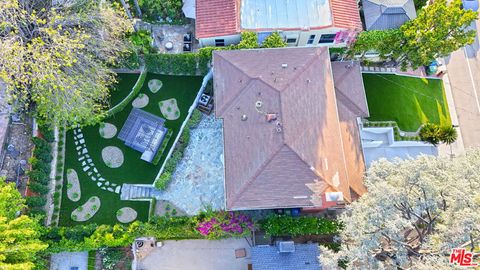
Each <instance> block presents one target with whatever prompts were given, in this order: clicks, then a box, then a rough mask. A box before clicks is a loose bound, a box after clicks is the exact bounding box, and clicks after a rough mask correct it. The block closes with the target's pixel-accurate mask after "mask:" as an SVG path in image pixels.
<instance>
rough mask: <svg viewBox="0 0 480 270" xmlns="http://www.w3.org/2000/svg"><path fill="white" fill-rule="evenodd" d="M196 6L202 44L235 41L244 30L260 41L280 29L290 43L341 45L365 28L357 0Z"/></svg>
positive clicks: (214, 1) (230, 1)
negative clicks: (347, 34) (348, 34)
mask: <svg viewBox="0 0 480 270" xmlns="http://www.w3.org/2000/svg"><path fill="white" fill-rule="evenodd" d="M195 9H196V21H195V28H196V29H195V34H196V38H197V39H198V40H199V42H200V46H228V45H230V44H236V43H238V42H239V41H240V33H241V32H242V31H254V32H257V33H258V36H259V41H260V42H261V41H262V40H263V39H264V38H266V37H267V36H268V35H270V34H271V33H272V32H276V31H278V32H280V34H281V35H282V36H283V37H284V38H285V40H286V41H287V43H288V45H289V46H325V45H334V44H336V45H342V43H343V42H344V38H343V37H344V36H346V33H353V32H358V31H361V30H362V23H361V20H360V15H359V11H358V5H357V1H356V0H295V1H293V0H276V1H271V0H197V1H196V8H195ZM340 36H341V37H342V38H339V37H340Z"/></svg>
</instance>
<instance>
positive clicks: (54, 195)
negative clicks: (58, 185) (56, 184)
mask: <svg viewBox="0 0 480 270" xmlns="http://www.w3.org/2000/svg"><path fill="white" fill-rule="evenodd" d="M58 198H60V192H58V191H55V193H53V199H58Z"/></svg>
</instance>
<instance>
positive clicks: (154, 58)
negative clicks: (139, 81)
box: [145, 53, 210, 76]
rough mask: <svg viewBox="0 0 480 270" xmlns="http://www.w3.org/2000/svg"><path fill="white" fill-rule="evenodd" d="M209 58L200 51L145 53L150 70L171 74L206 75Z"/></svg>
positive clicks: (146, 63)
mask: <svg viewBox="0 0 480 270" xmlns="http://www.w3.org/2000/svg"><path fill="white" fill-rule="evenodd" d="M209 61H210V59H209V58H205V57H203V56H202V55H201V54H198V53H181V54H164V53H149V54H145V65H146V67H147V68H148V71H150V72H153V73H157V74H169V75H191V76H197V75H205V74H207V73H208V62H209Z"/></svg>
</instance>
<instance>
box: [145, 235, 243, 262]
mask: <svg viewBox="0 0 480 270" xmlns="http://www.w3.org/2000/svg"><path fill="white" fill-rule="evenodd" d="M242 248H245V250H246V257H244V258H236V257H235V250H236V249H242ZM249 263H251V247H250V245H249V243H248V242H247V240H245V239H244V238H242V239H233V238H231V239H225V240H220V241H213V240H182V241H164V242H163V246H162V247H157V248H154V250H152V251H151V252H150V254H149V255H147V256H146V257H145V258H144V259H143V260H141V261H139V262H138V264H137V267H136V269H138V270H185V269H188V270H205V269H209V270H226V269H228V270H246V269H248V264H249Z"/></svg>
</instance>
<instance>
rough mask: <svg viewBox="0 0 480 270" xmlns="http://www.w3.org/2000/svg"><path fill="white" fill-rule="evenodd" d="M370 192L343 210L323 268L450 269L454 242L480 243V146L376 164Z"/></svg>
mask: <svg viewBox="0 0 480 270" xmlns="http://www.w3.org/2000/svg"><path fill="white" fill-rule="evenodd" d="M365 184H366V186H367V188H368V193H367V194H365V195H364V196H363V197H361V198H360V199H359V200H358V201H356V202H354V203H352V204H351V205H349V206H348V207H347V209H346V212H344V213H343V214H342V215H341V216H340V218H339V219H340V221H341V222H343V224H344V229H343V231H342V232H341V236H340V238H341V250H340V251H339V252H338V253H333V252H329V251H327V250H326V251H325V252H324V253H323V254H322V256H321V258H320V259H321V260H322V263H323V265H324V266H325V269H331V268H329V267H332V268H333V267H334V266H336V265H337V263H338V262H339V261H343V262H346V264H347V265H348V267H347V269H411V270H414V269H415V270H416V269H451V267H452V266H450V265H449V264H448V255H449V254H450V252H451V249H452V248H455V247H461V246H465V247H466V248H467V249H469V250H473V249H474V248H478V244H479V242H478V241H479V237H480V151H479V150H477V151H472V152H468V153H467V154H466V155H465V156H462V157H457V158H454V159H449V158H436V157H427V156H422V157H419V158H418V159H416V160H406V161H398V162H388V161H386V160H383V161H379V162H376V163H374V164H373V165H372V167H371V168H370V169H369V170H368V173H367V177H366V179H365Z"/></svg>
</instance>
